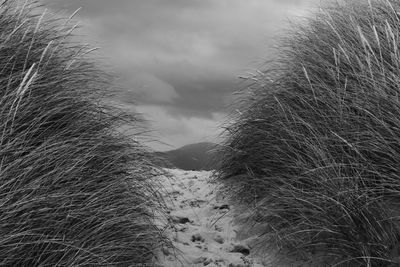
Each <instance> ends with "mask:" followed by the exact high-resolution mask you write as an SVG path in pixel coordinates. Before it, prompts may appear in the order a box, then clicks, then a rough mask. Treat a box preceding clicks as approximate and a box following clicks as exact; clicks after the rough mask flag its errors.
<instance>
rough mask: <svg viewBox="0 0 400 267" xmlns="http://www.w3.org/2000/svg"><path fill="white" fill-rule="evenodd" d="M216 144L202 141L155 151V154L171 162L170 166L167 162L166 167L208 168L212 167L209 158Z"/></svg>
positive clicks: (185, 168)
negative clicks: (164, 150) (163, 150)
mask: <svg viewBox="0 0 400 267" xmlns="http://www.w3.org/2000/svg"><path fill="white" fill-rule="evenodd" d="M216 146H217V145H216V144H214V143H208V142H202V143H196V144H190V145H186V146H183V147H181V148H178V149H175V150H171V151H166V152H156V155H157V156H158V157H162V158H165V159H166V160H167V161H168V162H169V163H171V165H172V166H171V165H168V164H167V165H168V166H166V167H176V168H179V169H182V170H210V169H212V166H211V164H210V163H211V162H210V161H211V160H210V159H211V158H212V156H213V154H214V151H213V149H214V148H215V147H216Z"/></svg>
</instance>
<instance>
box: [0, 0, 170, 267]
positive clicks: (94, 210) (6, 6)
mask: <svg viewBox="0 0 400 267" xmlns="http://www.w3.org/2000/svg"><path fill="white" fill-rule="evenodd" d="M15 2H19V1H3V2H2V3H1V4H0V28H1V32H0V88H1V89H0V265H1V266H132V265H134V264H145V263H149V262H150V260H151V258H152V257H153V251H154V248H155V246H157V245H159V244H160V242H161V241H162V238H163V237H162V236H161V234H160V233H159V230H158V229H157V228H156V227H155V226H154V224H153V217H154V216H155V215H156V212H157V210H159V209H160V207H161V206H160V203H161V199H159V198H158V193H157V186H156V185H155V184H154V183H153V182H152V180H151V178H152V177H154V175H156V174H157V172H158V171H157V169H155V168H154V167H153V166H152V164H151V158H150V157H149V155H150V154H149V153H147V152H146V149H145V148H144V147H143V146H142V145H140V144H139V143H138V142H136V141H133V140H131V139H130V138H128V137H127V136H125V135H123V134H122V133H121V132H119V131H117V130H116V129H118V128H119V127H120V126H121V125H125V124H126V123H132V125H133V127H136V128H137V127H141V126H140V125H142V123H141V121H140V119H139V118H138V117H135V116H128V115H126V114H123V113H122V112H120V111H118V110H116V109H114V108H112V107H110V106H108V105H107V104H105V100H107V98H106V97H107V95H108V94H109V92H110V88H111V80H112V79H111V77H109V76H108V75H107V74H105V73H104V72H102V71H101V70H100V69H99V68H98V67H96V62H95V60H93V58H92V57H90V56H88V55H87V52H88V51H89V50H90V48H88V47H86V46H84V45H80V44H77V43H75V42H74V41H73V40H72V39H71V29H72V28H73V27H71V24H70V23H69V21H67V20H61V19H57V18H53V17H51V16H50V15H44V14H43V15H42V14H41V12H39V11H40V10H41V9H39V7H38V5H39V4H38V3H37V2H33V3H30V2H28V4H25V6H18V5H17V4H16V3H15Z"/></svg>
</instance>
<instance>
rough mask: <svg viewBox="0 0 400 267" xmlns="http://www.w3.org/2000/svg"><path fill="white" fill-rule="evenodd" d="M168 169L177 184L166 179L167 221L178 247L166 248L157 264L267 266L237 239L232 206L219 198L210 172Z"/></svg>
mask: <svg viewBox="0 0 400 267" xmlns="http://www.w3.org/2000/svg"><path fill="white" fill-rule="evenodd" d="M168 171H169V172H170V173H171V175H172V176H173V179H174V183H171V181H169V180H168V179H167V178H165V181H164V182H165V186H166V188H168V189H169V190H167V191H166V196H165V197H166V199H170V200H171V201H170V202H169V203H167V204H168V206H169V209H170V210H171V212H170V218H169V220H168V222H166V223H167V225H169V227H167V229H168V230H167V233H168V234H169V236H170V239H171V240H172V242H173V246H174V247H175V250H172V249H167V250H165V249H163V250H162V251H161V253H160V256H159V263H158V265H157V266H164V267H190V266H209V267H215V266H218V267H253V266H254V267H261V266H264V265H262V264H260V263H256V262H255V261H254V260H253V259H251V258H250V255H251V251H250V248H248V247H247V246H246V245H245V244H240V243H237V242H236V241H235V238H236V232H235V230H236V228H235V225H234V223H233V215H232V212H231V207H230V206H229V205H228V204H227V203H224V202H223V201H222V200H218V199H217V197H216V194H215V192H217V190H215V187H216V185H215V184H213V183H209V176H210V174H211V173H210V172H206V171H202V172H195V171H193V172H191V171H182V170H177V169H171V170H168Z"/></svg>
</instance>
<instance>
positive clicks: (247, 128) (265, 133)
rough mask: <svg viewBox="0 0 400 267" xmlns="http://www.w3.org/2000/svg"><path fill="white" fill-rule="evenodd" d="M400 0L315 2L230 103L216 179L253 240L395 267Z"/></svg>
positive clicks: (399, 254)
mask: <svg viewBox="0 0 400 267" xmlns="http://www.w3.org/2000/svg"><path fill="white" fill-rule="evenodd" d="M399 38H400V3H399V2H398V1H394V0H371V1H340V2H335V3H332V4H327V5H325V6H324V7H323V8H321V9H320V10H319V11H317V12H316V13H315V15H314V16H313V17H311V18H309V19H306V21H305V22H304V23H303V24H302V25H300V26H293V27H292V28H291V30H290V31H289V32H288V33H287V35H286V36H285V37H284V38H283V39H282V41H281V43H280V46H279V47H278V56H277V58H276V59H275V60H274V61H273V62H272V63H271V64H269V65H268V66H267V67H266V68H265V69H264V70H263V71H260V73H259V74H257V75H255V76H254V77H252V79H251V82H249V88H248V89H247V90H245V91H243V92H242V98H241V100H239V101H238V102H237V103H236V107H235V109H237V110H239V111H240V112H236V113H232V117H231V121H232V122H231V123H229V124H228V126H227V130H226V139H225V143H224V145H223V149H221V151H220V153H221V159H220V165H219V168H218V170H217V172H216V176H215V177H216V179H217V180H219V181H221V182H222V183H223V184H225V185H226V186H227V187H229V188H230V189H231V190H232V191H231V195H232V198H233V199H239V201H240V203H242V204H244V205H247V206H248V205H252V206H253V207H254V211H253V223H256V224H258V227H260V225H261V229H262V231H261V234H262V236H261V238H262V239H263V241H264V242H263V244H268V243H269V244H274V245H276V246H277V247H278V248H280V249H281V251H282V252H283V251H284V252H285V253H289V254H293V255H312V256H311V257H312V258H314V259H315V258H320V259H321V260H322V258H324V257H330V264H332V265H335V264H336V265H337V266H346V264H347V265H348V266H389V265H390V264H392V265H393V266H395V265H396V266H397V264H400V261H399V259H400V250H399V247H400V243H399V241H400V224H399V219H400V217H399V215H400V213H399V212H398V209H399V204H400V96H399V94H400V87H399V81H400V50H399V43H400V42H399V41H400V40H399Z"/></svg>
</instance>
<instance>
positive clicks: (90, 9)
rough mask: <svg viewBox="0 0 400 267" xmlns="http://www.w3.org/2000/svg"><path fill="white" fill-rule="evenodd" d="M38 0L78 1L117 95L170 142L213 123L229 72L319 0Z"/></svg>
mask: <svg viewBox="0 0 400 267" xmlns="http://www.w3.org/2000/svg"><path fill="white" fill-rule="evenodd" d="M44 1H45V2H47V4H48V5H49V6H50V7H51V8H52V9H53V10H60V9H64V10H65V11H64V12H65V13H66V14H68V13H69V14H71V13H72V12H74V11H75V10H76V9H78V8H79V7H82V9H81V10H80V12H79V15H78V18H79V20H81V21H82V24H83V26H84V29H85V30H84V32H85V34H87V35H90V38H91V39H93V41H94V42H95V43H96V44H98V45H100V46H101V47H102V51H103V53H104V55H105V56H106V57H107V58H108V59H109V62H110V64H113V65H114V66H115V68H116V69H117V70H118V72H119V73H120V75H121V80H122V84H123V85H124V88H125V90H124V91H122V92H121V95H120V97H119V99H120V101H121V102H123V103H124V104H125V105H128V106H129V105H130V104H131V103H134V102H135V103H138V104H139V110H141V111H143V112H144V113H145V116H146V117H148V118H149V119H151V120H153V127H154V128H155V129H156V130H159V131H160V135H161V137H160V138H161V139H162V140H164V141H167V142H172V143H171V144H172V145H174V146H179V145H183V144H184V143H185V142H189V141H190V142H192V141H193V142H195V141H196V140H197V141H201V140H200V139H199V138H203V135H204V134H199V133H203V132H204V130H203V129H200V128H201V127H203V128H210V127H208V126H210V125H215V126H216V125H217V119H221V118H222V117H223V116H222V115H221V114H224V108H225V107H226V105H227V103H226V100H227V99H228V98H229V95H230V94H231V93H232V92H233V91H235V90H236V89H238V87H237V83H238V80H237V78H236V77H237V76H239V75H241V74H243V73H244V72H245V71H246V69H248V68H251V67H255V66H256V65H257V64H255V63H256V62H257V61H261V60H263V59H264V58H268V57H269V56H268V55H269V54H270V53H271V52H270V51H271V50H270V48H271V46H272V45H273V44H274V40H275V37H276V36H278V35H279V33H280V31H281V29H282V28H284V27H285V25H286V22H287V21H288V19H289V18H290V19H292V18H293V17H295V16H302V15H304V14H305V10H306V8H305V7H306V6H307V5H309V3H311V2H314V3H315V2H319V0H246V1H244V0H112V1H111V0H68V1H65V0H64V1H62V0H44ZM160 114H163V115H160ZM153 115H154V116H153ZM166 122H168V123H166ZM168 125H170V126H168ZM196 125H197V131H198V133H196V129H195V128H196ZM206 126H207V127H206ZM211 128H212V127H211ZM213 131H214V132H215V129H214V130H210V129H209V130H208V133H210V134H211V133H212V132H213Z"/></svg>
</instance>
